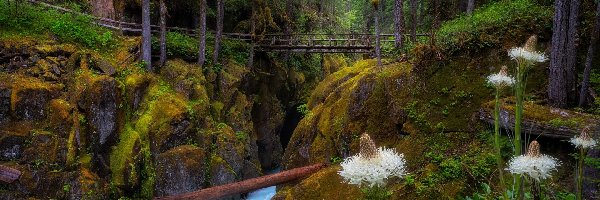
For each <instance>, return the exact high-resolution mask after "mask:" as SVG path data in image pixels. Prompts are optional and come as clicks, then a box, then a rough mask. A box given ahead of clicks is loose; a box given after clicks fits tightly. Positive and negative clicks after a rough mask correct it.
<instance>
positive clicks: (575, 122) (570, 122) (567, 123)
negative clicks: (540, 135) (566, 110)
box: [548, 118, 582, 128]
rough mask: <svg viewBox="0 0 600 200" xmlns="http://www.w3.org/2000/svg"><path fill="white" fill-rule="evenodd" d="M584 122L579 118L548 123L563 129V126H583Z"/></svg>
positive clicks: (556, 119) (559, 119) (558, 119)
mask: <svg viewBox="0 0 600 200" xmlns="http://www.w3.org/2000/svg"><path fill="white" fill-rule="evenodd" d="M581 122H582V120H581V119H579V118H569V119H562V118H554V119H552V120H550V121H548V123H550V125H552V126H554V127H561V126H565V127H571V128H573V127H577V126H578V125H579V124H581Z"/></svg>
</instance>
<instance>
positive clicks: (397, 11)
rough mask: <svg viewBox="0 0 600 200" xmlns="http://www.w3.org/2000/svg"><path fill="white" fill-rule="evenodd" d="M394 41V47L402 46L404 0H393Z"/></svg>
mask: <svg viewBox="0 0 600 200" xmlns="http://www.w3.org/2000/svg"><path fill="white" fill-rule="evenodd" d="M394 3H395V4H394V39H395V40H394V42H395V45H396V48H402V47H403V46H404V38H403V36H404V35H403V34H404V5H403V4H404V1H403V0H395V1H394Z"/></svg>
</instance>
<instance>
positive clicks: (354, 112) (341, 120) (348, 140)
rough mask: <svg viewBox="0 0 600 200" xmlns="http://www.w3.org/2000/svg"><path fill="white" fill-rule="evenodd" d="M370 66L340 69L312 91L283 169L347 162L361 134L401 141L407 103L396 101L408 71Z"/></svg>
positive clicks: (400, 94)
mask: <svg viewBox="0 0 600 200" xmlns="http://www.w3.org/2000/svg"><path fill="white" fill-rule="evenodd" d="M370 62H371V61H363V62H362V63H358V64H356V65H355V66H354V67H349V68H344V69H341V70H340V71H338V72H336V73H334V74H332V75H330V76H328V77H327V78H325V80H324V81H323V82H322V83H321V84H320V85H319V86H317V88H316V89H315V91H314V92H313V94H312V96H311V98H310V99H309V101H308V106H309V108H310V113H308V114H307V115H306V116H305V117H304V119H302V120H301V121H300V123H299V124H298V127H297V128H296V130H295V131H294V134H293V135H292V138H291V140H290V142H289V144H288V146H287V149H286V151H285V154H284V156H283V160H284V162H285V163H284V166H285V168H288V169H289V168H294V167H299V166H304V165H307V164H312V163H320V162H329V161H330V159H332V158H334V157H338V158H344V157H347V156H350V155H351V154H354V153H355V152H356V151H357V150H358V140H357V139H356V138H358V136H359V135H360V134H362V133H364V132H367V133H369V134H370V135H371V136H372V137H374V138H376V139H375V140H376V141H390V142H392V141H396V142H401V141H403V140H402V139H401V138H402V137H404V135H405V134H406V133H404V131H403V127H404V123H405V122H406V121H407V119H408V117H407V112H406V111H405V110H404V106H403V104H405V103H406V102H403V101H407V100H406V99H407V98H399V97H401V96H402V95H406V93H407V92H406V90H405V89H404V88H403V85H402V83H403V82H406V79H407V74H408V72H409V70H410V66H406V65H398V66H386V67H384V68H382V69H377V68H375V67H369V66H374V64H372V63H370ZM377 74H386V75H385V76H382V75H377ZM392 95H394V96H392ZM380 145H387V146H390V145H395V144H394V143H384V144H380Z"/></svg>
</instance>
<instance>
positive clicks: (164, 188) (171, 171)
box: [154, 145, 206, 196]
mask: <svg viewBox="0 0 600 200" xmlns="http://www.w3.org/2000/svg"><path fill="white" fill-rule="evenodd" d="M205 159H206V155H205V153H204V151H203V150H202V149H200V148H197V147H194V146H189V145H186V146H179V147H175V148H173V149H171V150H169V151H167V152H165V153H161V154H159V155H158V157H157V159H156V163H157V165H156V184H155V187H154V188H155V192H156V194H155V195H156V196H169V195H176V194H183V193H186V192H191V191H194V190H198V189H201V188H202V185H203V183H204V181H205V177H204V175H205V171H204V167H205V166H204V161H205Z"/></svg>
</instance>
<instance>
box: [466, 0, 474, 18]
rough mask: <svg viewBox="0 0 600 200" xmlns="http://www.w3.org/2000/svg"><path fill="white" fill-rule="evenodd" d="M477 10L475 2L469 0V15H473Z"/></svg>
mask: <svg viewBox="0 0 600 200" xmlns="http://www.w3.org/2000/svg"><path fill="white" fill-rule="evenodd" d="M473 9H475V0H467V15H471V13H473Z"/></svg>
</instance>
